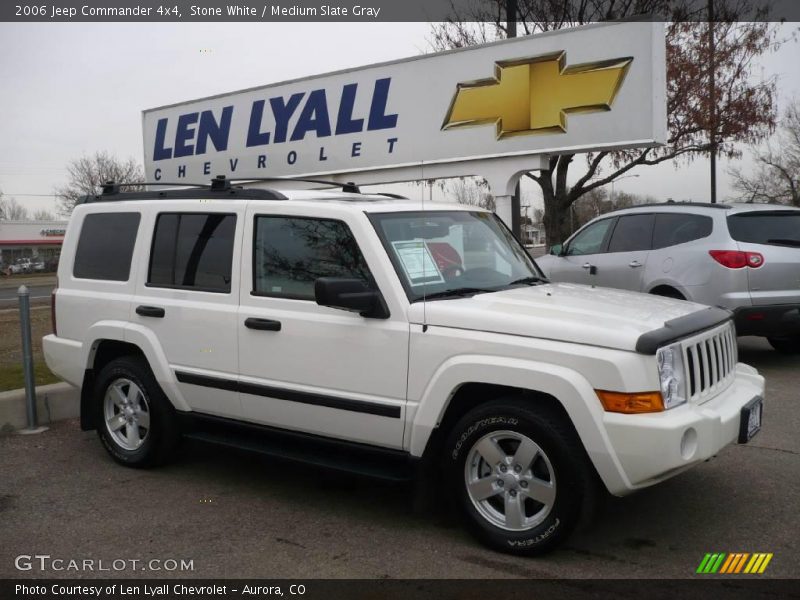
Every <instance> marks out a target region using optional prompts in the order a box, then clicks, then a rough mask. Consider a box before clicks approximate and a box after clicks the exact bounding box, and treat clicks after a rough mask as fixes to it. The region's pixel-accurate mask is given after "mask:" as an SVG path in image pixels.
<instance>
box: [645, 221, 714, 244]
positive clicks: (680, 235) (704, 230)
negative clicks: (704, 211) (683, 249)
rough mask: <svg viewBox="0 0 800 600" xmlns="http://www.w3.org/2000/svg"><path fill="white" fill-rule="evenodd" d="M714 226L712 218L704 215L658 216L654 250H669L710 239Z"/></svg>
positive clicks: (654, 234)
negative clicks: (670, 247)
mask: <svg viewBox="0 0 800 600" xmlns="http://www.w3.org/2000/svg"><path fill="white" fill-rule="evenodd" d="M713 226H714V223H713V220H712V219H711V217H707V216H704V215H686V214H674V213H662V214H657V215H656V227H655V230H654V231H653V248H654V249H658V248H668V247H669V246H677V245H678V244H685V243H686V242H693V241H694V240H699V239H702V238H704V237H708V236H709V235H711V230H712V229H713Z"/></svg>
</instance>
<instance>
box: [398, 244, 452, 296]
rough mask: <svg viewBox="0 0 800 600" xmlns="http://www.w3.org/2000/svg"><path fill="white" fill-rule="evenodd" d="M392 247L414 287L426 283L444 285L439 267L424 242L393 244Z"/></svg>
mask: <svg viewBox="0 0 800 600" xmlns="http://www.w3.org/2000/svg"><path fill="white" fill-rule="evenodd" d="M392 246H393V247H394V251H395V253H396V254H397V257H398V258H399V259H400V264H402V265H403V270H404V271H405V272H406V275H407V276H408V280H409V282H410V283H411V286H412V287H416V286H419V285H425V284H426V283H444V278H443V277H442V274H441V272H440V271H439V267H437V266H436V262H435V261H434V260H433V256H431V251H430V250H429V249H428V245H427V244H426V243H425V242H424V241H422V240H413V241H399V242H392Z"/></svg>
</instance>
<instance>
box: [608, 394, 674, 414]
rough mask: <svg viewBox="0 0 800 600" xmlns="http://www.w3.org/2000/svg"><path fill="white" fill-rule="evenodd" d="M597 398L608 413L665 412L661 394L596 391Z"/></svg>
mask: <svg viewBox="0 0 800 600" xmlns="http://www.w3.org/2000/svg"><path fill="white" fill-rule="evenodd" d="M595 393H596V394H597V397H598V398H600V402H601V403H602V404H603V408H605V409H606V410H607V411H608V412H617V413H625V414H636V413H649V412H661V411H663V410H664V400H663V398H661V392H637V393H634V394H626V393H623V392H606V391H605V390H595Z"/></svg>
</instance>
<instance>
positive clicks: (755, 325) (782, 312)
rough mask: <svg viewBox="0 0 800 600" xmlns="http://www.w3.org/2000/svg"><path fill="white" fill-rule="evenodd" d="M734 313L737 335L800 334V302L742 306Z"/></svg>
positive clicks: (780, 335) (778, 335)
mask: <svg viewBox="0 0 800 600" xmlns="http://www.w3.org/2000/svg"><path fill="white" fill-rule="evenodd" d="M733 314H734V322H735V323H736V334H737V335H764V336H769V337H772V336H775V337H782V336H787V335H800V304H772V305H766V306H742V307H740V308H737V309H735V310H734V313H733Z"/></svg>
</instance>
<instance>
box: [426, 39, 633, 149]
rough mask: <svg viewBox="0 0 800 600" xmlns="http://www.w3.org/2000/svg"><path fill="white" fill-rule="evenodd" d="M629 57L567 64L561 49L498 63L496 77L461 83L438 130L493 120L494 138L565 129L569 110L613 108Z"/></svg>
mask: <svg viewBox="0 0 800 600" xmlns="http://www.w3.org/2000/svg"><path fill="white" fill-rule="evenodd" d="M632 61H633V59H632V58H618V59H614V60H607V61H602V62H593V63H584V64H580V65H572V66H569V67H567V66H566V54H565V53H563V52H562V53H560V54H557V55H550V56H545V57H539V58H534V59H528V60H524V61H511V62H498V63H496V65H495V76H494V77H493V78H490V79H482V80H480V81H475V82H470V83H459V84H458V90H457V91H456V94H455V96H454V97H453V101H452V103H451V105H450V110H449V111H448V113H447V117H446V118H445V121H444V124H443V125H442V129H450V128H451V127H470V126H474V125H484V124H486V123H496V125H497V139H501V138H504V137H509V136H513V135H525V134H531V133H564V132H566V130H567V117H566V114H567V113H576V112H593V111H601V110H611V104H612V103H613V102H614V98H615V96H616V95H617V92H618V91H619V89H620V87H622V82H623V80H624V79H625V74H626V73H627V72H628V68H629V67H630V64H631V62H632Z"/></svg>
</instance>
